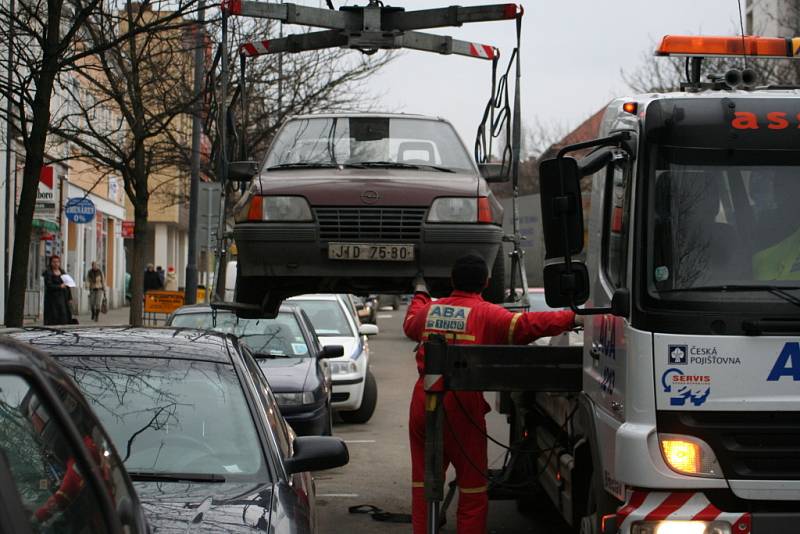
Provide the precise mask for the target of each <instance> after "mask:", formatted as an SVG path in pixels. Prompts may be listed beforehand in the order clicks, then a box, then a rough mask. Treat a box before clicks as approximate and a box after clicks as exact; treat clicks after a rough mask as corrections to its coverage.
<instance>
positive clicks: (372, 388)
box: [339, 371, 378, 425]
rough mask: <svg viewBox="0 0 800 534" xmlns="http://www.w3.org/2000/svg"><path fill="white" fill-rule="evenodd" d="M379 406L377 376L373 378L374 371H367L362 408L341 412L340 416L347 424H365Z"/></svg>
mask: <svg viewBox="0 0 800 534" xmlns="http://www.w3.org/2000/svg"><path fill="white" fill-rule="evenodd" d="M377 404H378V383H377V382H375V376H373V374H372V371H367V377H366V378H365V379H364V396H363V398H362V399H361V406H360V407H359V408H358V410H353V411H350V412H339V415H340V416H341V417H342V420H343V421H344V422H345V423H354V424H359V425H360V424H364V423H366V422H367V421H369V420H370V418H371V417H372V414H373V413H374V412H375V406H376V405H377Z"/></svg>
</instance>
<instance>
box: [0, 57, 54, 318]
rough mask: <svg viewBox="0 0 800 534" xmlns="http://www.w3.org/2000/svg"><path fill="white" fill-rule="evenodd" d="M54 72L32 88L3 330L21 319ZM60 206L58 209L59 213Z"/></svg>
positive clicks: (42, 76) (48, 70) (43, 74)
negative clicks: (33, 91)
mask: <svg viewBox="0 0 800 534" xmlns="http://www.w3.org/2000/svg"><path fill="white" fill-rule="evenodd" d="M55 76H56V71H55V68H43V69H42V71H41V74H40V76H39V83H37V84H36V96H35V98H34V105H33V121H32V124H31V131H30V137H29V142H28V144H27V146H26V147H25V169H24V170H23V173H22V191H21V194H20V197H19V207H18V208H17V213H16V218H15V224H14V251H13V256H12V259H11V276H10V278H9V283H8V300H7V302H6V316H5V319H6V326H22V323H23V320H24V317H25V290H26V289H27V287H28V253H29V249H30V246H31V230H32V229H33V210H34V208H35V207H36V193H37V192H38V190H39V175H40V174H41V172H42V165H43V164H44V152H45V145H46V143H47V128H48V125H49V122H50V111H49V110H50V98H51V96H52V94H53V82H54V80H55ZM60 208H61V206H58V209H59V210H60Z"/></svg>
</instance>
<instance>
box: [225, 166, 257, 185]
mask: <svg viewBox="0 0 800 534" xmlns="http://www.w3.org/2000/svg"><path fill="white" fill-rule="evenodd" d="M257 172H258V162H257V161H232V162H230V163H229V164H228V179H229V180H233V181H234V182H249V181H250V180H252V179H253V176H255V175H256V173H257Z"/></svg>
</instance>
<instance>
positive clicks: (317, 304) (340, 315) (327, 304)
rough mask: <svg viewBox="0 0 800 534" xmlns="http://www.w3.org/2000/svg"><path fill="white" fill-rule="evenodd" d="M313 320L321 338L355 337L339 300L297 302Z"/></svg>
mask: <svg viewBox="0 0 800 534" xmlns="http://www.w3.org/2000/svg"><path fill="white" fill-rule="evenodd" d="M295 304H297V305H298V306H300V307H301V308H302V309H303V310H304V311H305V312H306V313H307V314H308V317H309V319H311V324H312V325H313V326H314V331H316V333H317V335H318V336H320V337H325V336H333V337H335V336H348V337H349V336H353V335H354V334H353V330H352V329H351V328H350V323H349V322H348V321H347V317H346V316H345V314H344V310H342V306H341V305H340V304H339V301H337V300H298V301H297V302H295Z"/></svg>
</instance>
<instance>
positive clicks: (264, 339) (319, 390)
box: [167, 304, 342, 436]
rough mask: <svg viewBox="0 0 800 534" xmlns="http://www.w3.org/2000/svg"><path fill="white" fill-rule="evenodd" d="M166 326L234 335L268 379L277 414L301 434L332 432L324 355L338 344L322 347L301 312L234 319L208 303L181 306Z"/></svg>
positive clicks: (285, 309)
mask: <svg viewBox="0 0 800 534" xmlns="http://www.w3.org/2000/svg"><path fill="white" fill-rule="evenodd" d="M167 326H174V327H188V328H197V329H201V330H205V329H210V330H215V331H217V332H223V333H229V334H233V335H235V336H236V337H238V338H239V341H241V342H242V344H243V345H245V346H247V348H248V349H249V350H250V353H251V354H252V356H253V357H254V358H255V359H256V361H257V362H258V365H259V367H261V370H262V371H263V372H264V375H266V377H267V381H268V382H269V385H270V386H271V387H272V392H273V393H274V394H275V398H276V399H277V400H278V406H279V407H280V409H281V414H283V417H284V418H285V419H286V421H288V422H289V424H290V425H291V426H292V429H294V431H295V432H296V433H297V434H298V435H301V436H307V435H312V436H313V435H317V436H330V435H331V434H332V424H333V414H332V411H331V372H330V368H329V365H328V363H327V361H326V360H325V358H329V357H336V356H341V354H342V347H341V346H338V348H337V346H336V345H329V346H325V347H323V346H322V344H321V343H320V341H319V338H318V337H317V334H316V333H315V332H314V327H313V326H312V325H311V322H310V321H309V319H308V316H307V315H306V314H305V312H304V311H303V310H302V309H300V308H299V307H298V306H292V305H287V304H284V305H283V306H281V310H280V312H279V313H278V315H277V317H275V318H274V319H238V318H237V317H236V315H234V314H233V313H230V312H226V311H217V313H216V321H215V320H214V314H213V313H212V310H211V308H210V307H209V306H202V305H198V306H184V307H182V308H179V309H177V310H175V312H174V313H173V314H172V315H171V316H170V317H169V319H167Z"/></svg>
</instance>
